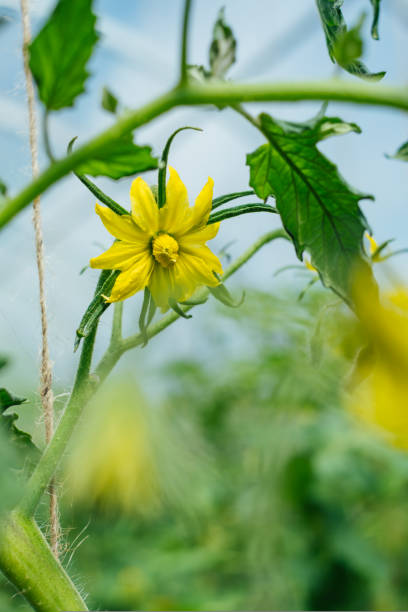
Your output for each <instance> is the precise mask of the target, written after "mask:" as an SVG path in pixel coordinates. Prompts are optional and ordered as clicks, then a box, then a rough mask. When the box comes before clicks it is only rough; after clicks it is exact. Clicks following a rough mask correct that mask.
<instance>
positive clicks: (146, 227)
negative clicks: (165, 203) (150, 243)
mask: <svg viewBox="0 0 408 612" xmlns="http://www.w3.org/2000/svg"><path fill="white" fill-rule="evenodd" d="M130 201H131V203H132V218H133V220H134V221H135V223H137V225H138V226H139V227H140V228H141V229H142V230H143V231H144V232H147V233H149V234H150V236H152V235H153V234H155V233H156V232H157V231H158V230H159V207H158V206H157V203H156V200H155V199H154V196H153V193H152V190H151V189H150V187H149V185H148V184H147V183H146V181H144V180H143V179H142V178H141V177H140V176H138V177H137V178H136V179H135V180H134V181H133V183H132V186H131V188H130Z"/></svg>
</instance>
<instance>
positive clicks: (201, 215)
mask: <svg viewBox="0 0 408 612" xmlns="http://www.w3.org/2000/svg"><path fill="white" fill-rule="evenodd" d="M213 189H214V181H213V180H212V178H210V177H208V181H207V182H206V184H205V185H204V187H203V188H202V190H201V191H200V193H199V194H198V196H197V198H196V201H195V204H194V208H193V214H192V225H191V228H194V227H202V226H204V225H207V221H208V217H209V216H210V212H211V207H212V199H213Z"/></svg>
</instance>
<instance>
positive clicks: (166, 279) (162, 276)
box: [149, 264, 174, 312]
mask: <svg viewBox="0 0 408 612" xmlns="http://www.w3.org/2000/svg"><path fill="white" fill-rule="evenodd" d="M171 272H172V270H171V269H170V268H163V266H161V265H160V264H157V265H156V266H155V267H154V270H153V272H152V275H151V276H150V281H149V290H150V293H151V294H152V296H153V299H154V301H155V303H156V306H158V307H159V308H161V311H162V312H166V310H168V308H169V303H168V302H169V298H170V297H173V292H174V276H173V274H171Z"/></svg>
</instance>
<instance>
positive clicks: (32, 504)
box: [18, 325, 97, 517]
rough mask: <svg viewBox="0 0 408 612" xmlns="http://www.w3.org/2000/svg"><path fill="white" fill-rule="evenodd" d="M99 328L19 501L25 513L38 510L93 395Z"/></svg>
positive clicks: (87, 345)
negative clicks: (92, 378)
mask: <svg viewBox="0 0 408 612" xmlns="http://www.w3.org/2000/svg"><path fill="white" fill-rule="evenodd" d="M96 331H97V325H95V326H94V328H93V329H92V331H91V332H90V333H89V335H88V336H87V337H86V338H85V339H84V343H83V346H82V352H81V358H80V361H79V366H78V370H77V374H76V378H75V383H74V387H73V390H72V393H71V397H70V399H69V402H68V404H67V406H66V408H65V411H64V414H63V415H62V417H61V420H60V422H59V423H58V426H57V429H56V430H55V433H54V435H53V437H52V438H51V440H50V442H49V444H48V446H47V447H46V449H45V451H44V453H43V455H42V456H41V459H40V460H39V462H38V464H37V466H36V468H35V470H34V472H33V473H32V475H31V478H30V479H29V481H28V483H27V486H26V489H25V492H24V495H23V498H22V500H21V501H20V503H19V506H18V508H19V510H20V512H21V513H22V514H23V515H25V516H28V517H29V516H32V515H33V514H34V512H35V510H36V508H37V505H38V503H39V501H40V499H41V496H42V494H43V493H44V491H45V489H46V488H47V486H48V483H49V482H50V480H51V478H52V477H53V475H54V472H55V470H56V468H57V466H58V464H59V462H60V460H61V458H62V456H63V454H64V451H65V448H66V445H67V443H68V440H69V439H70V437H71V435H72V432H73V431H74V429H75V425H76V424H77V422H78V419H79V417H80V415H81V413H82V410H83V407H84V406H85V404H86V402H87V401H88V399H89V398H90V396H91V395H92V391H93V388H92V385H91V384H90V378H89V372H90V368H91V362H92V353H93V347H94V343H95V336H96Z"/></svg>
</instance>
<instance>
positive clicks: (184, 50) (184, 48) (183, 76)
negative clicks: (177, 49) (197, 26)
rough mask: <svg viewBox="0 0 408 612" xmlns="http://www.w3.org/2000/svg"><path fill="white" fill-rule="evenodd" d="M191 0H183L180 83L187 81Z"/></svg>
mask: <svg viewBox="0 0 408 612" xmlns="http://www.w3.org/2000/svg"><path fill="white" fill-rule="evenodd" d="M190 11H191V0H185V3H184V14H183V30H182V34H181V57H180V83H181V84H184V83H185V82H186V81H187V58H188V25H189V21H190Z"/></svg>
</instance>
